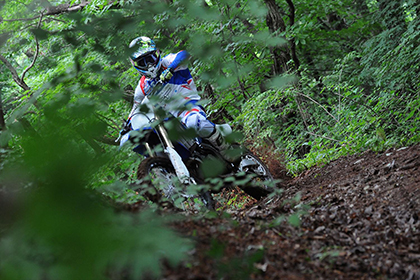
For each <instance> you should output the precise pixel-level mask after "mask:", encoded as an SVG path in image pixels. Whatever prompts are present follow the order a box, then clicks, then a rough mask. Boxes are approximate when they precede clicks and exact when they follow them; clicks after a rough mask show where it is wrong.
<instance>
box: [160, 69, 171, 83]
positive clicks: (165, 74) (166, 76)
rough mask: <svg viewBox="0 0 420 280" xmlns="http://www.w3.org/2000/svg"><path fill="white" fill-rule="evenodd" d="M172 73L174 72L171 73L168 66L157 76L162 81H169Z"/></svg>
mask: <svg viewBox="0 0 420 280" xmlns="http://www.w3.org/2000/svg"><path fill="white" fill-rule="evenodd" d="M173 75H174V74H173V73H172V69H171V68H168V69H166V70H165V71H163V72H162V74H160V77H159V78H160V80H161V81H162V82H166V81H169V80H170V79H171V78H172V76H173Z"/></svg>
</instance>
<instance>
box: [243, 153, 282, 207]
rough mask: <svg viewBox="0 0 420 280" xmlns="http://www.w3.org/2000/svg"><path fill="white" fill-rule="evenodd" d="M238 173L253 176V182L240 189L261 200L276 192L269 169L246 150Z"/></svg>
mask: <svg viewBox="0 0 420 280" xmlns="http://www.w3.org/2000/svg"><path fill="white" fill-rule="evenodd" d="M238 171H239V172H242V173H245V174H246V175H250V176H252V180H251V181H250V182H248V183H246V184H245V185H244V186H240V188H241V189H242V190H243V191H244V192H245V193H247V194H248V195H250V196H252V197H253V198H255V199H257V200H259V199H261V198H263V197H266V196H267V195H269V194H270V193H272V192H273V191H274V179H273V176H272V175H271V173H270V170H269V169H268V167H267V166H266V165H265V164H264V163H263V162H262V161H261V159H260V158H259V157H257V156H256V155H254V154H253V153H252V152H250V151H248V150H246V151H245V152H244V153H243V154H242V155H241V158H240V161H239V163H238Z"/></svg>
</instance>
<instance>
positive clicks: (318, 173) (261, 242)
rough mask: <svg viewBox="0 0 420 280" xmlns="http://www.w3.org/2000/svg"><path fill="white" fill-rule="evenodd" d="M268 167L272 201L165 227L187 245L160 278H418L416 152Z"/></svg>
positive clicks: (419, 172) (419, 176) (419, 155)
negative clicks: (273, 182)
mask: <svg viewBox="0 0 420 280" xmlns="http://www.w3.org/2000/svg"><path fill="white" fill-rule="evenodd" d="M269 165H270V164H269ZM270 167H272V166H270ZM272 169H274V170H276V171H274V172H273V173H274V175H276V177H277V178H281V179H282V182H281V183H279V184H278V185H279V187H280V188H282V189H283V192H282V193H281V194H279V195H276V196H275V197H271V198H266V199H264V200H262V201H259V202H257V201H250V202H248V203H247V204H246V205H245V206H243V207H242V208H241V209H225V211H220V212H221V213H224V214H221V215H219V216H216V217H208V218H205V217H203V216H199V217H197V216H196V215H187V217H186V218H185V219H183V221H182V222H176V223H174V224H172V227H173V228H174V229H175V230H177V231H178V232H179V233H180V234H182V235H183V236H186V237H187V238H191V239H193V240H194V241H195V244H196V245H195V249H194V250H193V251H191V252H190V257H191V258H190V259H189V260H188V261H186V262H183V263H182V264H181V265H179V266H178V267H176V268H172V267H170V266H168V265H165V268H164V276H163V278H162V279H174V280H175V279H420V219H419V217H420V146H411V147H405V148H400V149H390V150H387V151H386V152H383V153H374V152H372V151H368V152H365V153H363V154H359V155H352V156H348V157H342V158H339V159H337V160H335V161H333V162H331V163H329V164H328V165H325V166H320V167H314V168H311V169H309V170H307V171H306V172H303V173H302V174H300V175H299V176H297V177H295V178H288V177H287V176H285V175H284V172H283V173H282V174H281V171H280V170H281V169H279V168H278V167H277V168H276V167H272ZM299 198H300V199H299ZM226 213H228V214H229V215H227V214H226ZM298 216H299V217H300V220H299V219H297V217H298ZM222 276H223V277H222Z"/></svg>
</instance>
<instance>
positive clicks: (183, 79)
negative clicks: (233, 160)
mask: <svg viewBox="0 0 420 280" xmlns="http://www.w3.org/2000/svg"><path fill="white" fill-rule="evenodd" d="M129 48H130V49H132V51H133V52H132V54H131V55H130V61H131V63H132V65H133V66H134V68H136V70H137V71H139V73H140V74H141V75H142V77H141V79H140V81H139V83H138V85H137V87H136V90H135V93H134V104H133V109H132V110H131V113H130V116H129V120H130V119H131V117H132V116H133V115H135V114H136V113H138V112H139V110H140V104H144V103H146V102H148V97H149V96H150V94H151V93H152V88H153V85H155V83H156V82H157V81H159V80H160V81H161V82H163V83H164V84H165V86H164V88H163V89H162V90H161V91H159V93H157V96H158V97H159V100H160V101H161V102H160V103H159V104H160V105H161V107H162V108H163V109H167V110H168V111H170V112H171V114H172V115H174V116H175V117H179V118H180V119H181V121H182V122H183V123H184V124H185V126H186V127H188V128H193V129H195V131H196V132H197V134H198V135H199V136H200V137H203V138H206V139H208V140H209V141H210V142H211V143H212V144H213V145H215V146H216V147H217V148H219V150H221V151H223V150H225V149H226V148H227V147H228V145H227V144H226V142H225V141H224V139H223V136H222V135H221V133H220V132H219V130H218V129H216V126H215V125H214V123H212V122H211V121H209V120H208V119H207V116H206V113H205V112H204V110H203V107H202V106H200V105H198V104H197V103H198V101H199V100H200V96H199V95H198V93H197V88H196V86H195V83H194V80H193V78H192V76H191V73H190V71H189V69H188V67H187V66H185V64H184V62H186V60H187V59H188V58H189V54H188V52H187V51H185V50H183V51H180V52H178V53H170V54H168V55H166V56H164V57H161V52H160V50H159V49H158V48H156V45H155V43H154V42H153V40H151V39H150V38H148V37H143V36H142V37H137V38H135V39H134V40H132V41H131V43H130V45H129ZM165 101H166V102H165ZM187 106H188V109H186V108H187ZM180 108H183V109H180Z"/></svg>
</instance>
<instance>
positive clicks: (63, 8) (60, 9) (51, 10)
mask: <svg viewBox="0 0 420 280" xmlns="http://www.w3.org/2000/svg"><path fill="white" fill-rule="evenodd" d="M88 4H89V2H87V1H86V2H85V1H82V3H80V4H76V5H72V6H70V5H69V4H61V5H58V6H51V7H48V8H47V9H46V10H45V12H43V13H41V14H40V15H37V16H34V17H31V18H16V19H3V18H1V19H0V22H1V21H9V22H10V21H30V20H34V19H37V18H42V17H44V16H54V15H58V14H62V13H70V12H76V11H80V10H82V9H83V8H84V7H86V6H87V5H88Z"/></svg>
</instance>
